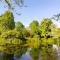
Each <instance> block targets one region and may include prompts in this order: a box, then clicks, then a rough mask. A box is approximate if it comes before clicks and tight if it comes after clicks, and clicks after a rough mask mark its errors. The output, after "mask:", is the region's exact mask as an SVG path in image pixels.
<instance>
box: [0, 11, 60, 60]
mask: <svg viewBox="0 0 60 60" xmlns="http://www.w3.org/2000/svg"><path fill="white" fill-rule="evenodd" d="M59 41H60V28H57V26H56V25H55V24H54V23H53V22H52V20H51V19H49V18H44V19H43V20H42V21H41V23H39V22H38V21H37V20H33V21H32V22H31V23H30V24H29V26H28V27H25V26H24V25H23V23H22V22H20V21H18V22H15V21H14V15H13V13H12V12H10V11H6V12H5V13H4V14H2V15H1V16H0V52H3V53H4V58H3V60H13V56H14V54H15V55H16V57H21V56H22V55H23V54H25V53H26V51H27V49H28V48H31V51H30V56H31V57H32V58H33V59H34V60H37V59H38V58H39V56H41V57H43V58H42V60H48V59H50V60H56V58H57V56H56V51H55V50H52V45H53V44H56V45H58V46H60V43H59Z"/></svg>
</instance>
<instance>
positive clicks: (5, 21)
mask: <svg viewBox="0 0 60 60" xmlns="http://www.w3.org/2000/svg"><path fill="white" fill-rule="evenodd" d="M14 28H15V22H14V16H13V14H12V12H10V11H6V12H5V13H4V14H3V15H2V16H1V17H0V31H1V32H3V31H7V30H12V29H14Z"/></svg>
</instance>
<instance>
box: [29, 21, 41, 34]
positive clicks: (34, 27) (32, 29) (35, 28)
mask: <svg viewBox="0 0 60 60" xmlns="http://www.w3.org/2000/svg"><path fill="white" fill-rule="evenodd" d="M29 27H30V32H31V33H32V34H33V35H34V34H37V35H38V34H39V33H40V31H39V23H38V21H35V20H33V21H32V22H31V23H30V26H29Z"/></svg>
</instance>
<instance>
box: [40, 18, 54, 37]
mask: <svg viewBox="0 0 60 60" xmlns="http://www.w3.org/2000/svg"><path fill="white" fill-rule="evenodd" d="M53 27H54V24H53V22H52V21H51V20H50V19H48V18H45V19H43V21H42V22H41V24H40V30H41V35H42V36H44V37H47V36H51V32H52V30H53V29H52V28H53Z"/></svg>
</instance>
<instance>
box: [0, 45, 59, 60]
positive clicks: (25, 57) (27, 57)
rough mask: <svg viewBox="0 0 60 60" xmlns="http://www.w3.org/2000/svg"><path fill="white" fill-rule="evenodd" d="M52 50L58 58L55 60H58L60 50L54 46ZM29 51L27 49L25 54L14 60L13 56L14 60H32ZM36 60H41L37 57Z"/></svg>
mask: <svg viewBox="0 0 60 60" xmlns="http://www.w3.org/2000/svg"><path fill="white" fill-rule="evenodd" d="M53 49H56V52H57V56H58V59H57V60H60V50H59V49H58V47H57V46H56V45H53ZM30 50H31V48H29V49H27V52H26V53H25V54H24V55H22V57H21V58H16V57H15V55H14V57H13V58H14V60H33V58H32V57H31V56H30V53H29V52H30ZM0 58H3V53H0ZM0 60H2V59H0ZM38 60H42V59H41V57H39V59H38Z"/></svg>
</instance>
